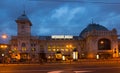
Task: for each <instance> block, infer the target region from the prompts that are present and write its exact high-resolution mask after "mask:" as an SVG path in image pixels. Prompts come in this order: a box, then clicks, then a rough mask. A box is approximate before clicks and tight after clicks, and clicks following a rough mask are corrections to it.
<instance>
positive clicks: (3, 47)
mask: <svg viewBox="0 0 120 73" xmlns="http://www.w3.org/2000/svg"><path fill="white" fill-rule="evenodd" d="M7 37H8V36H7V35H6V34H2V35H1V39H2V40H3V42H1V43H2V44H0V49H2V50H3V51H2V52H1V55H2V57H3V63H5V62H4V61H5V53H6V49H7V48H8V46H7V45H6V44H5V42H4V40H5V39H7Z"/></svg>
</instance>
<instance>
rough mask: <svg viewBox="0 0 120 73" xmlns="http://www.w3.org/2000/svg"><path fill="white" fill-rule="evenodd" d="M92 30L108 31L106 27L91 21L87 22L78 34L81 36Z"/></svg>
mask: <svg viewBox="0 0 120 73" xmlns="http://www.w3.org/2000/svg"><path fill="white" fill-rule="evenodd" d="M93 30H97V31H101V30H103V31H108V29H107V28H106V27H104V26H102V25H99V24H96V23H92V24H89V25H88V26H87V27H86V28H85V29H83V31H82V32H81V33H80V35H79V36H82V35H83V34H84V33H86V32H90V31H93Z"/></svg>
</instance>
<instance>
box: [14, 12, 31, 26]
mask: <svg viewBox="0 0 120 73" xmlns="http://www.w3.org/2000/svg"><path fill="white" fill-rule="evenodd" d="M21 21H26V22H29V23H30V25H32V24H31V22H30V20H29V18H28V17H27V15H26V14H25V13H23V14H22V15H21V16H19V17H18V18H17V20H16V22H21Z"/></svg>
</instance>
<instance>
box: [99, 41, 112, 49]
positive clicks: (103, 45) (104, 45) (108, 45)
mask: <svg viewBox="0 0 120 73" xmlns="http://www.w3.org/2000/svg"><path fill="white" fill-rule="evenodd" d="M98 50H111V42H110V40H109V39H100V40H99V41H98Z"/></svg>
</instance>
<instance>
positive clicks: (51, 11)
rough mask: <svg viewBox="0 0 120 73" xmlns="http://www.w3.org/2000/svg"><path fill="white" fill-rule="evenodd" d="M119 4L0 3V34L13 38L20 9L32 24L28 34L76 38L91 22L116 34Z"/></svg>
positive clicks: (91, 0) (82, 0)
mask: <svg viewBox="0 0 120 73" xmlns="http://www.w3.org/2000/svg"><path fill="white" fill-rule="evenodd" d="M57 1H58V2H57ZM72 1H73V0H72ZM111 3H113V4H111ZM114 3H118V4H114ZM119 3H120V1H118V0H79V1H78V0H76V2H69V0H68V2H67V1H61V0H55V2H54V0H52V2H51V1H50V0H47V1H45V0H0V35H1V34H3V33H6V34H8V36H12V35H17V24H16V22H15V20H16V19H17V17H19V16H20V15H21V14H22V13H23V11H24V10H25V11H26V14H27V16H28V17H29V19H30V20H31V22H32V24H33V26H32V35H40V36H41V35H57V34H63V35H64V34H69V35H79V34H80V32H81V31H82V30H83V29H84V28H85V27H86V26H87V25H88V24H89V23H91V22H92V19H93V21H94V22H95V23H98V24H100V25H103V26H105V27H107V28H108V29H109V30H112V29H113V28H116V29H117V31H118V34H120V30H119V29H120V26H119V25H120V4H119Z"/></svg>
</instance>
